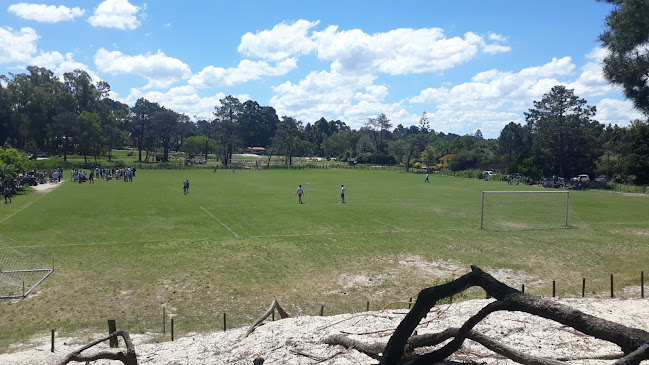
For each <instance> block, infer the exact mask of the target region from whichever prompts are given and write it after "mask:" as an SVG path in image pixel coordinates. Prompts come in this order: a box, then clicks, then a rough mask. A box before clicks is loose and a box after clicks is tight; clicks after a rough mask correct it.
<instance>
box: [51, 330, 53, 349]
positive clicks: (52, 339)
mask: <svg viewBox="0 0 649 365" xmlns="http://www.w3.org/2000/svg"><path fill="white" fill-rule="evenodd" d="M51 351H52V352H54V329H52V350H51Z"/></svg>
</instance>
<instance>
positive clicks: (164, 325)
mask: <svg viewBox="0 0 649 365" xmlns="http://www.w3.org/2000/svg"><path fill="white" fill-rule="evenodd" d="M162 334H163V335H165V334H167V307H166V306H165V305H164V304H163V305H162Z"/></svg>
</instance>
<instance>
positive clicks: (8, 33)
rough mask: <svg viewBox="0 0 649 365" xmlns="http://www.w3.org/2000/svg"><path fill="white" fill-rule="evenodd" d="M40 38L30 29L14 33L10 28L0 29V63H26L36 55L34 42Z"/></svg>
mask: <svg viewBox="0 0 649 365" xmlns="http://www.w3.org/2000/svg"><path fill="white" fill-rule="evenodd" d="M38 38H40V36H39V35H38V34H36V31H35V30H34V29H32V28H30V27H25V28H22V29H20V31H18V32H15V31H14V30H13V29H12V28H0V63H10V62H28V61H29V60H30V59H31V57H32V55H33V54H34V53H36V41H37V40H38Z"/></svg>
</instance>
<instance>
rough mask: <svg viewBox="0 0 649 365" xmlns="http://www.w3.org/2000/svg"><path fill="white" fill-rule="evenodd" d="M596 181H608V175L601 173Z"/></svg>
mask: <svg viewBox="0 0 649 365" xmlns="http://www.w3.org/2000/svg"><path fill="white" fill-rule="evenodd" d="M595 181H604V182H606V181H608V176H606V175H599V176H598V177H596V178H595Z"/></svg>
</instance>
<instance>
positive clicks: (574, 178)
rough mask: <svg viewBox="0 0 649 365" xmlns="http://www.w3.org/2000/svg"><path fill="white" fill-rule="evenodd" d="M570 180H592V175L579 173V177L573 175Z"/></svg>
mask: <svg viewBox="0 0 649 365" xmlns="http://www.w3.org/2000/svg"><path fill="white" fill-rule="evenodd" d="M570 180H572V181H574V182H590V177H588V175H586V174H581V175H579V176H577V177H573V178H572V179H570Z"/></svg>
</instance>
